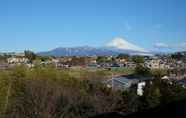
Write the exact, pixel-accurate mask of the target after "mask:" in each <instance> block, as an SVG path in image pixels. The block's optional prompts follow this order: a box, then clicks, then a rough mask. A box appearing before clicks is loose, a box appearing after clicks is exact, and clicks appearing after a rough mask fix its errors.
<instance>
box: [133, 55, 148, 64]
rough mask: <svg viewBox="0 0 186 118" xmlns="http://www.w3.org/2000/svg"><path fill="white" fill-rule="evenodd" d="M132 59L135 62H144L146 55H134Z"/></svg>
mask: <svg viewBox="0 0 186 118" xmlns="http://www.w3.org/2000/svg"><path fill="white" fill-rule="evenodd" d="M132 61H133V62H135V63H138V64H139V63H144V61H145V60H144V57H143V56H132Z"/></svg>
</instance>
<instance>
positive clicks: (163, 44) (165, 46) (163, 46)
mask: <svg viewBox="0 0 186 118" xmlns="http://www.w3.org/2000/svg"><path fill="white" fill-rule="evenodd" d="M154 47H155V48H169V46H168V45H167V44H165V43H162V42H158V43H155V44H154Z"/></svg>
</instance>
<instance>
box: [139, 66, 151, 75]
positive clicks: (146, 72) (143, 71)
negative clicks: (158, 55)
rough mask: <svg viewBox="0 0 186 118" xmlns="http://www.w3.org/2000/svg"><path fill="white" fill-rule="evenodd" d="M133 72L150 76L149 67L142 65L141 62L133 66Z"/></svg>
mask: <svg viewBox="0 0 186 118" xmlns="http://www.w3.org/2000/svg"><path fill="white" fill-rule="evenodd" d="M135 74H136V75H138V76H151V71H150V69H149V68H147V67H144V66H142V65H141V64H138V65H137V66H136V67H135Z"/></svg>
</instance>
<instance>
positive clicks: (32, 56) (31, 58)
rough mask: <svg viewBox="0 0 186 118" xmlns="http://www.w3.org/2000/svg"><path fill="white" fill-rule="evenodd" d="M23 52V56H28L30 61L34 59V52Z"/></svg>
mask: <svg viewBox="0 0 186 118" xmlns="http://www.w3.org/2000/svg"><path fill="white" fill-rule="evenodd" d="M24 53H25V57H26V58H28V59H29V60H30V61H33V60H35V59H36V54H35V53H34V52H32V51H29V50H26V51H25V52H24Z"/></svg>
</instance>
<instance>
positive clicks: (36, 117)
mask: <svg viewBox="0 0 186 118" xmlns="http://www.w3.org/2000/svg"><path fill="white" fill-rule="evenodd" d="M114 71H117V70H114ZM120 71H123V70H120ZM124 71H125V70H124ZM127 71H128V70H127ZM108 73H109V71H106V70H88V69H87V70H82V69H77V68H75V69H72V70H57V69H55V68H54V67H41V66H37V67H35V68H32V69H28V68H26V67H24V66H18V67H15V68H13V69H11V70H4V71H0V117H1V118H87V117H89V116H94V115H96V114H100V113H105V112H120V113H123V114H128V113H132V112H136V111H139V110H143V109H148V108H151V107H155V106H157V105H160V104H165V103H169V102H171V101H173V100H176V99H178V98H182V97H183V95H185V93H186V91H185V89H184V88H182V87H181V86H179V85H177V84H176V83H172V85H170V84H168V83H167V82H164V81H161V80H159V79H157V80H155V81H154V82H153V85H151V84H149V85H148V86H146V87H145V89H144V90H145V91H144V96H141V97H140V96H137V94H136V86H132V87H131V89H130V90H129V91H112V90H111V89H110V88H107V87H106V86H105V85H104V84H102V83H101V81H97V80H100V79H102V78H104V77H105V75H107V74H108Z"/></svg>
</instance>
